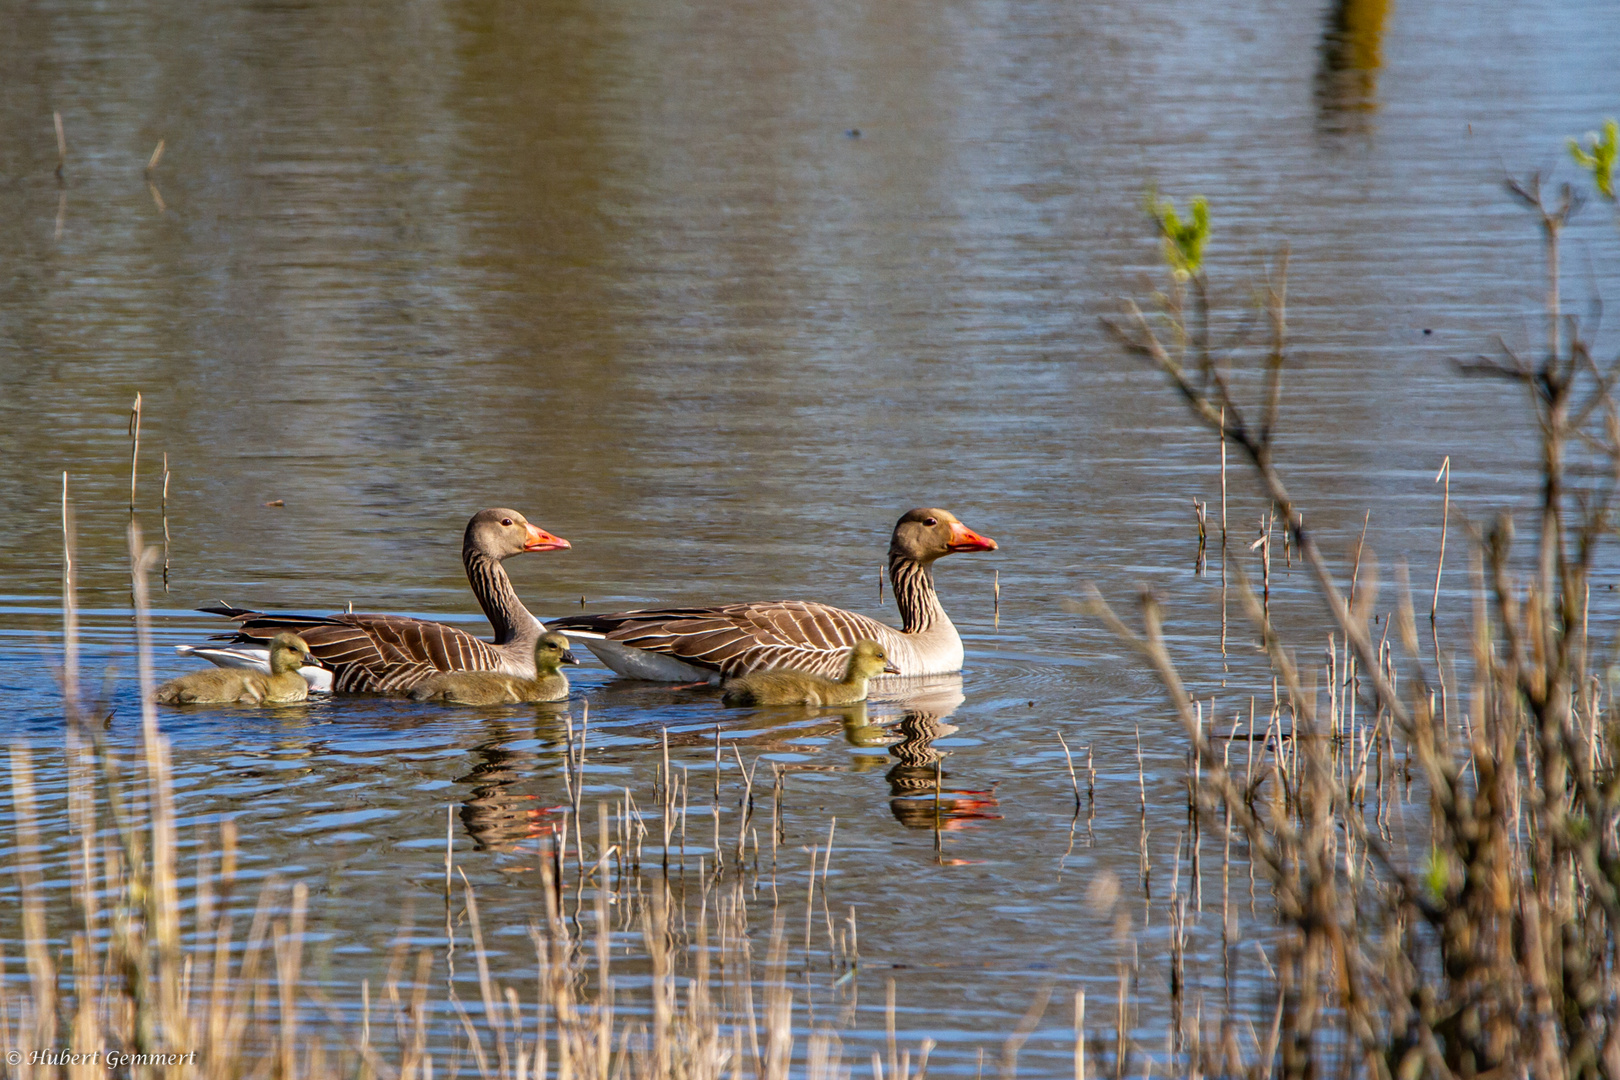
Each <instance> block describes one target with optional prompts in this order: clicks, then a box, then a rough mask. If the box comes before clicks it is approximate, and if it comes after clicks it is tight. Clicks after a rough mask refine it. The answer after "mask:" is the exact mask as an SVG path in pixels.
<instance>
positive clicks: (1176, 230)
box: [1148, 193, 1209, 278]
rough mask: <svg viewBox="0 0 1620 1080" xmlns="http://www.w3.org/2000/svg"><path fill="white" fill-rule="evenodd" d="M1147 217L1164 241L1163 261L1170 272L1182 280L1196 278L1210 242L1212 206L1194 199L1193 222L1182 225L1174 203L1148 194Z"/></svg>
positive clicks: (1188, 221)
mask: <svg viewBox="0 0 1620 1080" xmlns="http://www.w3.org/2000/svg"><path fill="white" fill-rule="evenodd" d="M1148 213H1149V214H1150V215H1152V217H1153V220H1154V222H1155V223H1156V224H1157V225H1158V226H1159V233H1160V234H1161V235H1162V236H1163V237H1164V258H1165V261H1166V262H1168V263H1169V264H1170V269H1171V270H1173V271H1175V274H1176V276H1177V277H1180V278H1189V277H1192V276H1193V275H1195V274H1197V273H1198V271H1199V267H1200V266H1201V265H1202V264H1203V261H1204V242H1205V241H1207V240H1208V239H1209V203H1208V202H1206V201H1205V200H1204V199H1202V198H1195V199H1194V200H1193V201H1192V208H1191V211H1190V214H1191V216H1190V218H1189V219H1188V220H1186V221H1183V220H1182V219H1181V216H1180V215H1179V214H1177V213H1176V204H1175V203H1173V202H1171V201H1170V200H1169V199H1165V200H1163V201H1162V202H1161V201H1159V200H1157V199H1156V198H1155V197H1154V196H1153V194H1152V193H1149V195H1148Z"/></svg>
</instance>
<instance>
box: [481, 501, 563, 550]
mask: <svg viewBox="0 0 1620 1080" xmlns="http://www.w3.org/2000/svg"><path fill="white" fill-rule="evenodd" d="M572 546H573V545H572V544H570V543H569V542H568V541H566V540H564V539H563V538H562V537H560V536H553V535H551V534H550V533H548V532H546V530H544V529H542V528H540V526H538V525H533V524H530V522H529V519H528V518H526V517H524V516H523V515H522V514H520V513H518V512H517V511H516V510H508V509H506V508H505V507H503V506H497V507H495V508H494V509H491V510H480V511H479V512H478V513H476V514H474V515H473V518H472V520H471V521H469V522H467V533H466V536H465V537H464V538H463V539H462V542H461V547H462V550H463V551H464V552H469V551H476V552H478V553H479V554H482V555H487V556H489V557H490V558H492V559H495V560H497V561H498V560H500V559H505V558H508V557H510V556H512V555H518V554H521V553H523V552H525V551H563V550H566V549H567V548H570V547H572Z"/></svg>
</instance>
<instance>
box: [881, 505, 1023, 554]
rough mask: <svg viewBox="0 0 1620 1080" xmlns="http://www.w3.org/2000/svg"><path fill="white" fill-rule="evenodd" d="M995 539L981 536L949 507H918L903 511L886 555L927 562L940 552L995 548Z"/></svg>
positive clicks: (950, 552)
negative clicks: (961, 520) (903, 514)
mask: <svg viewBox="0 0 1620 1080" xmlns="http://www.w3.org/2000/svg"><path fill="white" fill-rule="evenodd" d="M996 546H997V545H996V542H995V541H994V540H992V539H990V538H989V537H988V536H980V535H979V534H978V533H976V532H974V531H973V530H972V529H970V528H968V527H967V526H966V525H964V524H962V523H961V522H960V521H958V520H956V515H955V514H952V513H951V512H950V511H948V510H939V509H935V508H932V507H921V508H919V509H916V510H911V511H908V512H907V513H906V515H905V516H904V517H902V518H901V519H900V520H899V521H898V522H897V523H896V524H895V526H894V536H893V537H892V538H891V539H890V540H889V555H890V556H891V557H892V556H895V555H901V556H904V557H906V558H908V559H914V560H915V561H917V562H920V563H923V564H924V565H927V564H928V563H931V562H933V561H934V560H935V559H937V558H939V557H940V556H942V555H954V554H956V553H957V552H961V551H994V550H996Z"/></svg>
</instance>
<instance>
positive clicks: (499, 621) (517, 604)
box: [461, 548, 540, 645]
mask: <svg viewBox="0 0 1620 1080" xmlns="http://www.w3.org/2000/svg"><path fill="white" fill-rule="evenodd" d="M461 561H462V562H464V563H466V565H467V583H468V584H469V585H471V586H472V591H473V595H474V596H476V597H478V606H479V607H481V608H483V609H484V615H485V617H486V618H488V619H489V625H490V626H492V627H494V628H495V644H497V645H506V644H508V643H510V642H512V641H523V640H525V639H529V640H532V639H534V638H535V637H536V636H538V634H539V632H540V628H539V626H538V625H536V623H535V621H534V616H533V615H530V614H529V609H528V608H526V607H524V606H523V601H522V600H519V599H518V594H517V590H516V589H514V588H512V579H511V578H509V577H507V576H506V568H505V567H503V566H502V565H501V562H500V560H499V559H496V558H492V557H491V556H489V555H486V554H484V553H483V552H482V551H478V550H476V549H472V548H469V549H466V550H464V551H462V553H461Z"/></svg>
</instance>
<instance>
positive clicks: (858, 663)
mask: <svg viewBox="0 0 1620 1080" xmlns="http://www.w3.org/2000/svg"><path fill="white" fill-rule="evenodd" d="M849 673H850V674H851V675H852V676H854V677H856V678H860V679H870V678H873V677H874V676H877V675H898V674H900V669H899V668H897V667H895V666H894V665H893V664H891V663H889V654H888V653H886V652H884V651H883V646H882V645H879V644H878V643H877V642H875V641H871V640H866V639H862V640H861V641H857V642H856V643H855V647H854V648H852V649H850V650H849Z"/></svg>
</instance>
